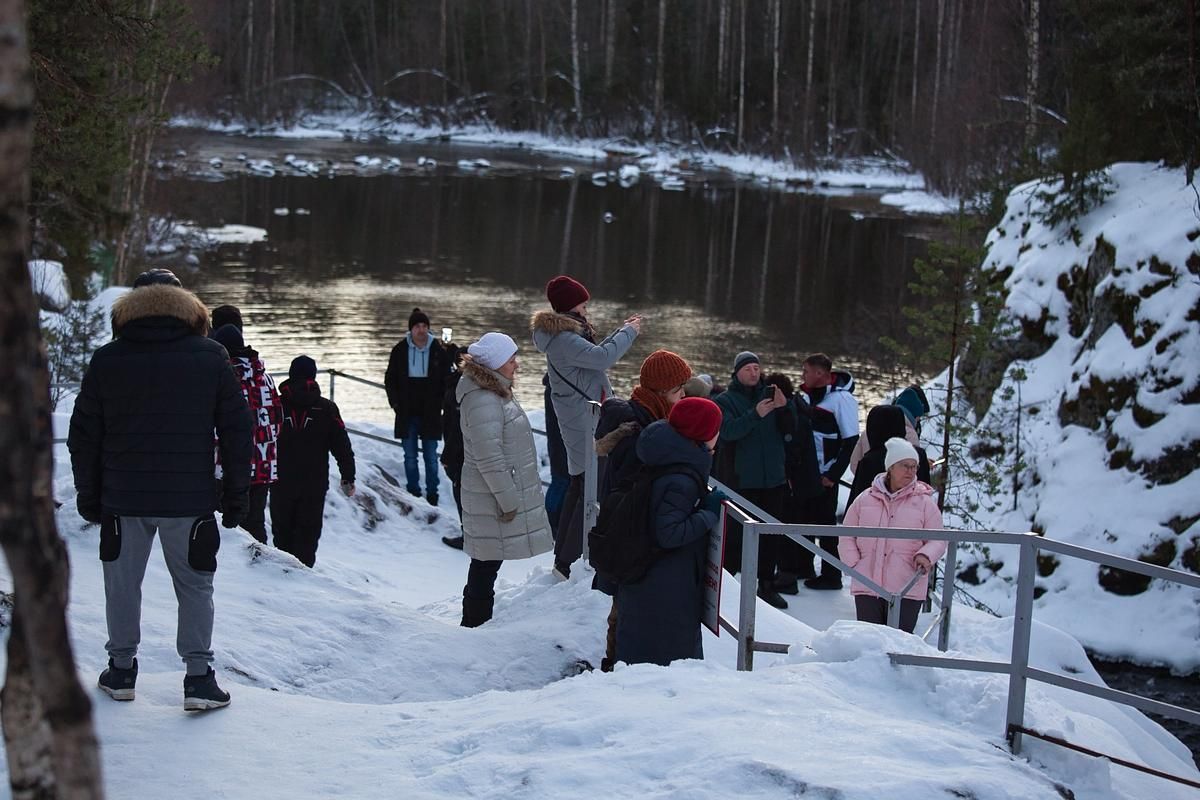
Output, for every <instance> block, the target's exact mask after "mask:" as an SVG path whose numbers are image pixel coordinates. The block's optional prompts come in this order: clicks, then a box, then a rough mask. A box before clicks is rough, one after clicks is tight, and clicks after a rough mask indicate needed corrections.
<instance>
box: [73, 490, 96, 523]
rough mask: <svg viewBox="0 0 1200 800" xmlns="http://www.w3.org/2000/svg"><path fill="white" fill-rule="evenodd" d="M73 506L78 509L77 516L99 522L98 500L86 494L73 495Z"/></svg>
mask: <svg viewBox="0 0 1200 800" xmlns="http://www.w3.org/2000/svg"><path fill="white" fill-rule="evenodd" d="M75 508H77V509H78V510H79V516H81V517H83V518H84V519H85V520H86V521H88V522H91V523H95V524H99V522H100V501H99V500H97V499H95V498H93V497H89V496H87V495H82V494H77V495H75Z"/></svg>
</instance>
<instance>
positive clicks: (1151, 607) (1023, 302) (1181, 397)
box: [963, 164, 1200, 671]
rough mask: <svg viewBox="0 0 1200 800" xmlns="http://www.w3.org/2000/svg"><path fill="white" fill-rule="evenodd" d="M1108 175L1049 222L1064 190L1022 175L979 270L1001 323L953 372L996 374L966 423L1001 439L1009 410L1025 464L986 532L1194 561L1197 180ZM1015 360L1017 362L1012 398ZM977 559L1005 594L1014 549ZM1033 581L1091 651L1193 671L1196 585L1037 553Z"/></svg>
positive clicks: (1198, 474)
mask: <svg viewBox="0 0 1200 800" xmlns="http://www.w3.org/2000/svg"><path fill="white" fill-rule="evenodd" d="M1106 177H1107V180H1108V183H1109V187H1110V189H1111V194H1110V195H1109V196H1108V197H1107V199H1105V200H1103V201H1102V202H1101V203H1099V205H1097V206H1096V207H1095V208H1093V209H1091V210H1090V211H1089V212H1088V213H1086V214H1085V215H1083V216H1082V217H1080V218H1079V219H1077V220H1075V221H1074V222H1071V223H1063V224H1060V225H1058V226H1057V227H1055V226H1052V225H1050V224H1049V223H1048V222H1047V221H1046V219H1047V213H1048V211H1049V204H1050V203H1051V202H1053V199H1054V198H1056V197H1057V195H1058V192H1059V191H1060V190H1061V186H1059V185H1057V184H1048V183H1037V182H1034V183H1029V184H1025V185H1023V186H1019V187H1017V188H1016V189H1014V190H1013V191H1012V193H1011V194H1010V195H1009V198H1008V203H1007V210H1006V212H1005V214H1004V218H1003V220H1002V221H1001V222H1000V224H999V225H998V226H997V227H996V228H995V229H994V230H993V231H992V232H991V233H990V235H989V236H988V239H987V256H986V259H985V263H984V267H985V269H986V270H990V271H992V272H993V273H995V274H996V275H997V276H998V277H1000V278H1003V280H1004V288H1005V292H1006V295H1007V299H1006V304H1005V314H1004V315H1003V318H1002V326H1004V327H1007V328H1008V329H1009V330H1008V331H1004V330H997V332H996V336H995V337H994V339H993V340H992V341H991V342H990V343H989V348H988V350H989V352H988V353H987V354H985V355H984V356H983V357H980V356H979V354H975V355H974V356H973V357H972V356H968V357H967V358H964V361H963V368H964V370H963V371H964V373H965V374H964V376H963V377H964V380H965V381H966V383H967V385H968V386H970V385H971V384H972V380H973V379H974V380H977V381H978V382H980V383H983V384H984V385H986V384H987V377H986V376H987V375H988V374H990V375H992V376H996V375H1001V374H1003V375H1005V376H1006V377H1005V378H1004V380H1003V382H1002V383H1001V385H1000V386H999V387H998V388H996V390H995V392H994V394H993V395H992V396H991V398H990V403H987V405H988V410H987V412H986V415H985V416H984V417H983V418H982V419H979V420H978V423H979V425H980V426H981V428H984V429H993V430H1001V431H1002V432H1003V434H1004V435H1005V436H1007V438H1008V440H1009V442H1010V443H1011V442H1012V439H1013V437H1012V434H1013V433H1015V425H1016V420H1018V419H1019V420H1020V424H1021V434H1020V435H1021V440H1022V453H1021V458H1022V459H1023V461H1024V464H1025V466H1024V467H1023V468H1021V469H1020V470H1018V475H1017V478H1018V481H1017V483H1018V487H1019V488H1018V490H1017V497H1016V505H1017V508H1016V510H1015V511H1013V510H1010V509H1011V508H1012V497H1011V495H1009V497H1008V498H1007V499H1005V498H992V499H993V500H999V501H1000V502H998V503H996V505H997V506H998V507H997V508H995V509H992V510H991V511H989V510H988V509H986V508H985V509H982V510H981V512H980V514H981V515H982V519H983V521H984V523H985V524H987V525H988V526H989V527H993V528H994V529H998V530H1030V529H1032V530H1037V531H1044V532H1045V534H1046V535H1047V536H1050V537H1052V538H1055V539H1061V540H1066V541H1069V542H1073V543H1076V544H1079V545H1084V546H1087V547H1093V548H1095V549H1099V550H1105V551H1109V552H1115V553H1117V554H1119V555H1124V556H1127V557H1130V558H1136V559H1141V560H1143V561H1146V562H1150V563H1154V564H1158V565H1161V566H1166V567H1171V568H1174V569H1180V570H1187V571H1190V572H1192V573H1200V457H1198V456H1197V453H1198V452H1200V218H1198V217H1197V214H1196V203H1197V201H1196V189H1195V187H1194V186H1189V185H1188V184H1187V182H1186V180H1185V177H1184V173H1183V171H1182V170H1179V169H1166V168H1160V167H1157V166H1154V165H1150V164H1116V165H1113V166H1112V167H1111V168H1109V169H1108V170H1107V171H1106ZM1012 367H1019V368H1020V369H1021V370H1023V371H1024V373H1025V374H1026V375H1027V379H1025V380H1024V381H1021V385H1020V387H1019V388H1020V390H1021V393H1020V396H1019V398H1020V404H1021V408H1020V409H1019V410H1018V409H1017V396H1015V395H1013V393H1012V392H1013V389H1014V388H1017V387H1016V383H1015V379H1014V377H1013V371H1012V369H1011V368H1012ZM981 376H982V377H981ZM1008 452H1009V455H1008V458H1009V459H1010V462H1009V463H1011V459H1012V458H1013V455H1012V451H1011V447H1010V449H1009V451H1008ZM1010 469H1011V467H1010ZM1008 491H1011V488H1009V489H1008ZM979 560H980V565H979V566H978V567H976V568H975V572H974V575H975V576H976V577H978V578H980V579H982V580H983V585H982V586H980V587H979V595H980V597H981V599H984V600H985V602H992V603H995V604H996V605H997V606H999V607H1000V608H1010V607H1011V605H1010V602H1011V595H1012V590H1013V582H1014V578H1015V575H1016V567H1017V561H1016V558H1015V557H1008V556H1007V555H1005V554H1003V553H998V552H996V551H995V548H993V550H992V552H991V553H990V554H988V555H981V556H980V557H979ZM1001 562H1002V565H1001V566H997V565H998V564H1000V563H1001ZM1037 583H1038V587H1039V589H1038V590H1039V595H1040V596H1039V598H1038V599H1037V601H1036V613H1035V618H1036V619H1039V620H1042V621H1046V622H1049V623H1050V624H1053V625H1057V626H1060V627H1062V628H1064V629H1065V630H1069V631H1071V632H1072V633H1073V634H1075V635H1076V636H1078V637H1079V638H1080V639H1081V640H1082V641H1083V642H1084V644H1086V645H1087V646H1088V647H1091V648H1094V649H1095V650H1097V651H1099V652H1101V653H1103V654H1105V655H1107V656H1111V657H1114V658H1122V659H1130V660H1133V661H1138V662H1151V663H1159V664H1164V665H1168V666H1170V667H1172V668H1174V669H1176V670H1180V671H1194V670H1200V597H1198V593H1197V591H1196V590H1195V589H1191V588H1187V587H1184V586H1180V585H1177V584H1168V583H1166V582H1163V581H1158V580H1151V579H1148V578H1142V577H1141V576H1137V575H1133V574H1129V573H1124V572H1114V571H1113V570H1111V569H1109V568H1107V567H1099V566H1097V565H1095V564H1092V563H1090V562H1086V561H1082V560H1079V559H1072V558H1062V559H1058V558H1049V557H1045V558H1043V560H1042V561H1041V562H1040V563H1039V577H1038V580H1037Z"/></svg>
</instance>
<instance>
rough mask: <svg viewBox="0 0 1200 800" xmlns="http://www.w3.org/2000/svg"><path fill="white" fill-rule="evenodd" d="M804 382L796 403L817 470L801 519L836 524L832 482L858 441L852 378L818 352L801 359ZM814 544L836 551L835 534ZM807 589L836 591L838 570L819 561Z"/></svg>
mask: <svg viewBox="0 0 1200 800" xmlns="http://www.w3.org/2000/svg"><path fill="white" fill-rule="evenodd" d="M802 375H803V377H804V383H803V384H802V385H801V386H800V391H802V392H804V393H805V395H807V396H808V403H807V404H806V405H804V406H797V409H798V410H805V409H807V410H808V412H809V414H810V417H809V418H810V420H811V422H812V431H813V441H814V442H815V444H816V446H817V463H818V464H819V466H820V470H821V488H822V491H821V492H820V493H819V494H817V495H816V496H815V497H813V498H812V499H810V500H809V501H808V502H807V503H805V505H804V509H803V511H802V521H803V522H805V523H808V524H811V525H829V526H833V525H836V524H837V507H838V485H839V482H840V481H841V479H842V475H844V474H845V473H846V468H847V467H849V466H850V454H851V453H853V452H854V445H855V444H856V443H857V442H858V401H857V400H855V399H854V394H853V392H854V378H852V377H851V376H850V373H849V372H844V371H841V370H834V368H833V361H831V360H830V358H829V356H827V355H825V354H824V353H814V354H813V355H811V356H809V357H808V358H806V359H804V366H803V367H802ZM817 543H818V544H820V546H821V547H822V548H823V549H824V550H825V551H826V552H829V553H835V554H836V553H837V550H838V537H837V536H836V535H830V536H821V537H818V539H817ZM804 585H805V586H806V587H808V588H809V589H832V590H836V589H841V588H842V573H841V571H840V570H839V569H838V568H837V567H835V566H834V565H833V564H831V563H829V562H828V561H825V560H824V559H822V560H821V572H820V574H819V575H818V576H817V577H815V578H809V579H808V580H806V581H804Z"/></svg>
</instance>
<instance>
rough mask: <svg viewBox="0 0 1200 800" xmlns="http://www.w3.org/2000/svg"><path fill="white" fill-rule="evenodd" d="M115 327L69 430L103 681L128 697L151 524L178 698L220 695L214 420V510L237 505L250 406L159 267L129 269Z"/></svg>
mask: <svg viewBox="0 0 1200 800" xmlns="http://www.w3.org/2000/svg"><path fill="white" fill-rule="evenodd" d="M112 323H113V332H114V335H115V340H114V341H112V342H109V343H108V344H106V345H104V346H103V347H101V348H100V349H99V350H97V351H96V353H95V354H94V355H93V356H92V361H91V364H89V365H88V369H87V372H86V373H85V375H84V377H83V385H82V387H81V389H80V393H79V397H78V398H77V399H76V401H75V410H74V412H73V413H72V415H71V432H70V436H69V438H68V440H67V444H68V447H69V448H70V450H71V469H72V472H73V473H74V476H75V491H76V504H77V506H78V508H79V515H80V516H81V517H83V518H84V519H85V520H87V521H88V522H98V523H100V560H101V561H103V562H104V596H105V614H106V616H107V620H108V643H107V644H106V645H105V647H106V649H107V650H108V655H109V659H108V669H106V670H104V672H103V673H101V675H100V681H99V685H100V689H101V690H103V691H104V692H105V693H106V694H108V695H109V696H110V697H112V698H113V699H115V700H132V699H133V698H134V684H135V683H136V681H137V659H136V657H135V656H136V655H137V648H138V643H139V642H140V641H141V626H140V620H141V586H142V578H143V577H144V575H145V572H146V562H147V561H148V560H149V558H150V548H151V546H152V544H153V542H154V535H155V533H156V532H157V533H158V535H159V539H160V541H161V543H162V550H163V556H164V557H165V559H166V562H167V568H168V570H169V571H170V573H171V579H172V581H173V582H174V585H175V596H176V598H177V599H178V603H179V618H178V631H177V637H176V647H177V649H178V651H179V657H180V658H182V659H183V661H184V663H185V664H186V665H187V676H186V677H185V678H184V682H183V687H184V699H183V707H184V708H185V709H186V710H188V711H202V710H205V709H210V708H220V707H221V706H226V705H229V694H228V693H226V692H224V691H222V690H221V688H220V687H219V686H218V685H217V680H216V674H215V673H214V672H213V669H212V667H211V664H212V660H213V651H212V628H213V602H212V595H213V573H214V572H215V571H216V568H217V549H218V548H219V547H220V544H221V537H220V534H219V532H218V530H217V523H216V519H215V517H214V516H213V512H214V510H215V509H216V508H217V492H216V484H215V481H214V480H213V449H212V448H213V438H212V437H213V430H214V429H215V430H216V432H217V438H218V448H219V450H220V454H221V463H223V464H224V465H225V466H226V469H225V473H224V488H223V511H224V513H223V516H222V519H221V523H222V524H223V525H224V526H225V527H226V528H234V527H237V525H238V524H239V523H240V522H241V521H242V519H243V518H244V517H245V515H246V508H247V504H248V497H247V496H248V492H249V487H250V455H251V449H252V447H251V433H250V428H251V417H250V411H249V409H248V408H247V406H246V400H245V398H244V397H243V396H242V387H241V384H240V383H239V382H238V379H237V377H236V376H234V374H233V370H232V369H230V366H229V361H228V357H227V356H226V354H225V349H224V348H223V347H221V345H219V344H217V343H216V342H214V341H212V340H210V339H207V338H206V337H205V334H206V333H207V332H208V309H207V308H205V306H204V304H203V303H202V302H200V300H199V299H198V298H197V297H196V296H195V295H193V294H191V293H190V292H186V291H184V290H183V288H182V286H181V284H180V283H179V280H178V279H177V278H176V277H175V276H174V274H172V273H171V272H170V271H169V270H162V269H156V270H150V271H148V272H144V273H142V274H141V275H139V276H138V278H137V280H136V281H135V282H134V290H133V291H132V292H130V293H129V294H126V295H124V296H123V297H121V298H120V299H118V300H117V301H116V302H115V303H114V304H113V309H112Z"/></svg>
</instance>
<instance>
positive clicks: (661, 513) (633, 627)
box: [617, 420, 717, 666]
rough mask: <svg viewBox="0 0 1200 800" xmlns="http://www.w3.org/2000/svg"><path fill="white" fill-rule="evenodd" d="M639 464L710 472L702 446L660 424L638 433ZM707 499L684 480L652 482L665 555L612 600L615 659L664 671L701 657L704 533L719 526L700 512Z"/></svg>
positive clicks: (712, 517) (654, 509)
mask: <svg viewBox="0 0 1200 800" xmlns="http://www.w3.org/2000/svg"><path fill="white" fill-rule="evenodd" d="M637 457H638V458H639V459H641V461H642V463H644V464H647V465H650V466H665V465H668V464H682V465H686V466H688V467H690V468H691V469H693V470H695V472H696V473H697V474H698V475H699V476H700V477H701V478H704V479H707V478H708V473H709V470H710V469H711V468H712V456H711V455H709V453H708V451H707V450H706V449H705V448H704V446H703V445H702V444H698V443H696V442H693V441H691V440H689V439H685V438H684V437H683V436H680V435H679V434H678V433H677V432H676V431H675V429H674V428H672V427H671V426H670V425H668V424H667V423H666V421H664V420H660V421H658V422H655V423H653V424H652V425H650V426H648V427H647V428H646V429H645V430H644V431H642V433H641V435H640V436H639V437H638V439H637ZM706 493H707V490H705V489H701V488H700V487H699V486H698V485H697V483H696V481H695V480H693V479H692V478H691V477H690V476H688V475H684V474H670V475H664V476H663V477H661V478H659V479H658V480H657V481H655V482H654V488H653V490H652V491H651V495H650V496H651V501H650V513H651V524H652V525H653V529H654V536H655V539H657V541H658V546H659V547H662V548H663V549H664V551H665V552H663V553H662V555H661V556H660V557H659V559H658V560H657V561H655V562H654V564H653V565H652V566H651V567H650V570H649V571H648V572H647V573H646V577H644V578H643V579H642V580H640V581H638V582H637V583H632V584H624V585H622V586H621V591H620V592H618V593H617V659H618V660H620V661H624V662H625V663H627V664H662V665H664V666H665V665H667V664H669V663H671V662H672V661H675V660H676V659H681V658H703V657H704V650H703V648H702V646H701V644H700V620H701V615H702V613H703V603H704V565H705V555H706V552H707V550H708V532H709V530H710V529H712V527H713V526H714V525H715V524H716V523H717V515H716V513H714V512H712V511H705V510H703V509H700V508H697V505H696V504H697V501H698V500H700V498H701V497H702V496H703V495H704V494H706Z"/></svg>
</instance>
